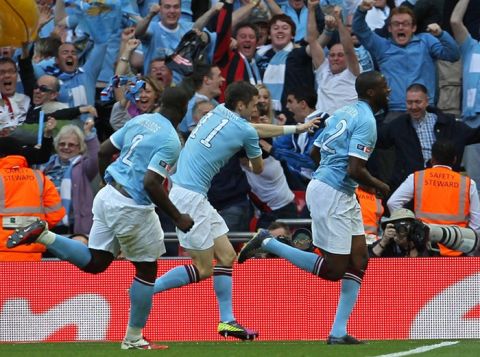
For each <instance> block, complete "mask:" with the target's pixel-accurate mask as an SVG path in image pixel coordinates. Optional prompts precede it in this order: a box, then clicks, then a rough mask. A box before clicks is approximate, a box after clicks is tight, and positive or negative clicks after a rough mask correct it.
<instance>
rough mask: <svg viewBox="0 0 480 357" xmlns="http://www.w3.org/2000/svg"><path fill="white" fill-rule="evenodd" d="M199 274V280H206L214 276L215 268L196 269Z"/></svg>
mask: <svg viewBox="0 0 480 357" xmlns="http://www.w3.org/2000/svg"><path fill="white" fill-rule="evenodd" d="M196 268H197V269H198V273H199V280H205V279H208V278H210V277H211V276H212V275H213V266H212V265H211V266H204V267H200V266H197V267H196Z"/></svg>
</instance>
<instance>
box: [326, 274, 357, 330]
mask: <svg viewBox="0 0 480 357" xmlns="http://www.w3.org/2000/svg"><path fill="white" fill-rule="evenodd" d="M364 274H365V272H364V271H361V270H354V269H348V270H347V272H346V273H345V275H344V276H343V279H342V288H341V291H340V299H339V301H338V306H337V312H336V314H335V320H334V321H333V326H332V330H331V331H330V335H331V336H334V337H343V336H345V335H346V334H347V323H348V319H349V317H350V314H351V313H352V310H353V307H354V306H355V303H356V302H357V298H358V293H359V291H360V285H361V283H362V279H363V275H364Z"/></svg>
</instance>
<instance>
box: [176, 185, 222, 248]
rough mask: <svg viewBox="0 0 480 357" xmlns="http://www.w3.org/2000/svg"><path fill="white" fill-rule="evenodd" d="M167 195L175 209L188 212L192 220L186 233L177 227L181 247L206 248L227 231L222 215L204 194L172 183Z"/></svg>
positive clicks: (211, 245)
mask: <svg viewBox="0 0 480 357" xmlns="http://www.w3.org/2000/svg"><path fill="white" fill-rule="evenodd" d="M169 197H170V200H171V201H172V202H173V204H174V205H175V206H176V207H177V209H178V210H179V211H180V212H181V213H188V214H189V215H190V217H192V219H193V222H194V225H193V227H192V228H191V229H190V230H189V231H188V232H187V233H184V232H182V231H181V230H179V229H178V228H177V236H178V241H179V242H180V245H181V246H182V247H183V248H186V249H192V250H207V249H209V248H211V247H213V243H214V242H213V241H214V240H215V239H216V238H219V237H221V236H223V235H226V234H227V233H228V227H227V224H226V223H225V221H224V220H223V218H222V216H220V214H219V213H218V212H217V210H216V209H215V208H213V207H212V205H211V204H210V202H208V199H207V197H205V196H204V195H202V194H200V193H197V192H194V191H190V190H188V189H186V188H183V187H180V186H178V185H175V184H174V185H173V187H172V189H171V190H170V194H169Z"/></svg>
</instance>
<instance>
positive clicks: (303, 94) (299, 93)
mask: <svg viewBox="0 0 480 357" xmlns="http://www.w3.org/2000/svg"><path fill="white" fill-rule="evenodd" d="M289 95H293V97H294V98H295V99H296V100H297V102H301V101H302V100H304V101H305V103H307V105H308V107H309V108H311V109H315V106H316V105H317V99H318V96H317V92H315V90H314V89H313V88H311V87H307V86H296V87H293V88H291V89H290V90H288V92H287V96H289Z"/></svg>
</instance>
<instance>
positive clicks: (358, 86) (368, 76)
mask: <svg viewBox="0 0 480 357" xmlns="http://www.w3.org/2000/svg"><path fill="white" fill-rule="evenodd" d="M382 78H383V75H382V74H381V73H380V72H378V71H367V72H362V73H360V74H359V76H358V77H357V79H356V80H355V90H356V91H357V94H358V97H359V98H367V97H368V94H367V92H368V90H370V89H375V88H377V87H378V84H379V82H380V80H381V79H382Z"/></svg>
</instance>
